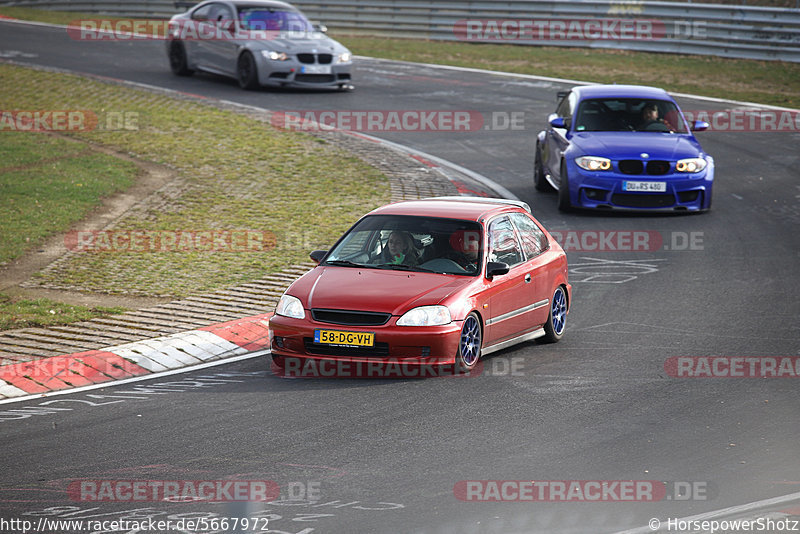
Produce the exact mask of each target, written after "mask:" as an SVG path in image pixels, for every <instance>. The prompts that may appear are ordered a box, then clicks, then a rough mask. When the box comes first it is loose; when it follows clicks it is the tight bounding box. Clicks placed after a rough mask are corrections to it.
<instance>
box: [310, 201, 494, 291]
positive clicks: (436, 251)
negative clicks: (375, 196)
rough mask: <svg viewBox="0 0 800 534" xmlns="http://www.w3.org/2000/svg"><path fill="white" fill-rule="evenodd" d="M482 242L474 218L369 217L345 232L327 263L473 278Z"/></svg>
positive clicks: (477, 267)
mask: <svg viewBox="0 0 800 534" xmlns="http://www.w3.org/2000/svg"><path fill="white" fill-rule="evenodd" d="M482 243H483V240H482V232H481V226H480V224H478V223H476V222H474V221H462V220H455V219H441V218H435V217H411V216H400V215H372V216H368V217H365V218H363V219H361V220H360V221H359V222H358V223H357V224H356V225H355V226H354V227H353V228H352V229H351V230H350V231H349V232H348V233H347V234H345V236H344V237H343V238H342V239H341V240H340V241H339V243H337V245H336V246H335V247H334V248H333V250H331V251H330V253H329V254H328V256H327V258H326V259H325V264H327V265H341V266H345V267H346V266H357V267H372V268H376V269H377V268H390V269H398V270H409V271H421V272H425V271H433V272H438V273H445V274H460V275H470V276H475V275H477V274H478V272H479V271H480V269H479V266H480V264H481V256H482V254H481V251H482V250H483V248H482Z"/></svg>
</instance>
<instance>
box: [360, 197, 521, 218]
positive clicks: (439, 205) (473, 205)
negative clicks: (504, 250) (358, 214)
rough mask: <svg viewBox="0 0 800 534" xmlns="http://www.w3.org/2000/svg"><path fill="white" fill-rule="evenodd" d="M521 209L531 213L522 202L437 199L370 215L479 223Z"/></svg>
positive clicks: (382, 209)
mask: <svg viewBox="0 0 800 534" xmlns="http://www.w3.org/2000/svg"><path fill="white" fill-rule="evenodd" d="M520 209H521V210H523V211H527V212H529V213H530V208H529V207H528V205H527V204H525V203H524V202H520V201H514V200H506V199H498V198H479V197H435V198H426V199H422V200H407V201H403V202H396V203H394V204H389V205H386V206H383V207H380V208H378V209H376V210H373V211H372V212H370V215H377V214H381V215H414V216H427V217H444V218H447V219H464V220H470V221H479V220H481V219H482V218H485V217H487V216H489V215H492V214H494V213H502V212H504V211H519V210H520Z"/></svg>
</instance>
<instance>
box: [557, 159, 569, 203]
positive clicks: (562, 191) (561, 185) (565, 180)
mask: <svg viewBox="0 0 800 534" xmlns="http://www.w3.org/2000/svg"><path fill="white" fill-rule="evenodd" d="M571 208H572V202H570V200H569V177H568V176H567V165H566V163H562V164H561V180H560V181H559V182H558V209H559V210H560V211H569V210H570V209H571Z"/></svg>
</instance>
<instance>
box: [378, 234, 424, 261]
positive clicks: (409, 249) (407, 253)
mask: <svg viewBox="0 0 800 534" xmlns="http://www.w3.org/2000/svg"><path fill="white" fill-rule="evenodd" d="M383 254H384V260H385V261H386V263H393V264H395V265H401V264H402V265H408V266H410V267H414V266H416V265H417V262H418V259H417V251H416V248H414V240H413V239H412V238H411V236H410V235H409V234H407V233H406V232H400V231H395V232H392V233H391V234H390V235H389V239H388V240H387V241H386V248H385V249H384V250H383Z"/></svg>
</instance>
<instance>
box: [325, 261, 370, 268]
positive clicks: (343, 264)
mask: <svg viewBox="0 0 800 534" xmlns="http://www.w3.org/2000/svg"><path fill="white" fill-rule="evenodd" d="M325 265H336V266H338V267H360V268H365V269H371V268H372V266H370V265H364V264H361V263H355V262H353V261H350V260H328V261H326V262H325Z"/></svg>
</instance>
